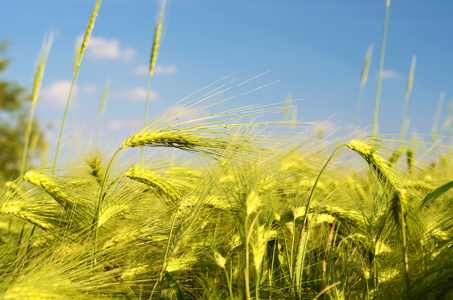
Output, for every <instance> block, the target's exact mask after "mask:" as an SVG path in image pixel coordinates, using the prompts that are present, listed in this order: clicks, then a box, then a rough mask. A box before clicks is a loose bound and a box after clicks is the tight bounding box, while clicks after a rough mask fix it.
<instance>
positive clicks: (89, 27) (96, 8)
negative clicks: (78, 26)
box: [74, 0, 102, 77]
mask: <svg viewBox="0 0 453 300" xmlns="http://www.w3.org/2000/svg"><path fill="white" fill-rule="evenodd" d="M101 1H102V0H97V1H96V4H95V6H94V9H93V12H92V13H91V17H90V20H89V21H88V25H87V29H86V31H85V35H84V36H83V41H82V44H81V47H80V55H78V56H77V58H78V60H77V63H76V71H75V72H74V73H75V74H77V70H78V68H79V66H80V62H81V61H82V57H83V54H84V53H85V50H86V48H87V47H88V43H89V41H90V37H91V32H92V31H93V28H94V21H96V17H97V15H98V11H99V7H100V6H101ZM74 77H75V75H74Z"/></svg>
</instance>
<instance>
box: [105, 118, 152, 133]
mask: <svg viewBox="0 0 453 300" xmlns="http://www.w3.org/2000/svg"><path fill="white" fill-rule="evenodd" d="M139 127H143V120H142V119H113V120H111V121H110V122H109V123H108V124H107V129H108V130H109V131H119V130H123V129H128V130H130V129H135V128H139Z"/></svg>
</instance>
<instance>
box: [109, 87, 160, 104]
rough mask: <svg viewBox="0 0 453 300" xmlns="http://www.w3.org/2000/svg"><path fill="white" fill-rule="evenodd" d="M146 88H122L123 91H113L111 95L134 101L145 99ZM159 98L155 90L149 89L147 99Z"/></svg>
mask: <svg viewBox="0 0 453 300" xmlns="http://www.w3.org/2000/svg"><path fill="white" fill-rule="evenodd" d="M147 93H148V92H147V90H146V89H144V88H141V87H136V88H133V89H129V90H124V91H113V92H112V95H113V96H115V97H118V98H121V99H125V100H135V101H141V100H146V97H147ZM157 98H159V94H158V93H157V92H156V91H150V95H149V99H150V100H151V101H152V100H157Z"/></svg>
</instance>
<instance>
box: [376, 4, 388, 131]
mask: <svg viewBox="0 0 453 300" xmlns="http://www.w3.org/2000/svg"><path fill="white" fill-rule="evenodd" d="M389 11H390V0H387V4H386V7H385V20H384V32H383V34H382V45H381V58H380V61H379V74H378V83H377V90H376V102H375V106H374V118H373V131H372V137H373V139H376V134H377V127H378V115H379V101H380V99H381V86H382V71H383V69H384V55H385V43H386V40H387V26H388V20H389Z"/></svg>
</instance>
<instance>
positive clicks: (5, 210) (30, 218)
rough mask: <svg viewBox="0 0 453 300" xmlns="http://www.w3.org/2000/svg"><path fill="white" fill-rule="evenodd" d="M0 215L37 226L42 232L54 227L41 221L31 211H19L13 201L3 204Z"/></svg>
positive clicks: (18, 207)
mask: <svg viewBox="0 0 453 300" xmlns="http://www.w3.org/2000/svg"><path fill="white" fill-rule="evenodd" d="M0 214H11V215H13V216H15V217H17V218H19V219H22V220H25V221H27V222H30V223H31V224H33V225H35V226H38V227H39V228H41V229H44V230H49V229H52V228H54V226H53V225H52V224H51V223H48V222H46V221H45V220H42V219H41V218H39V216H37V215H36V214H35V213H33V212H32V211H29V210H26V209H21V208H20V206H18V204H17V203H15V202H14V201H13V202H7V203H5V204H3V205H2V206H1V207H0Z"/></svg>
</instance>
